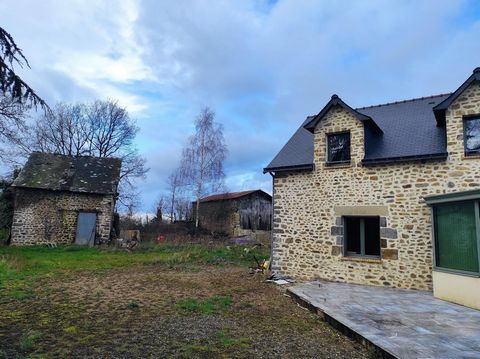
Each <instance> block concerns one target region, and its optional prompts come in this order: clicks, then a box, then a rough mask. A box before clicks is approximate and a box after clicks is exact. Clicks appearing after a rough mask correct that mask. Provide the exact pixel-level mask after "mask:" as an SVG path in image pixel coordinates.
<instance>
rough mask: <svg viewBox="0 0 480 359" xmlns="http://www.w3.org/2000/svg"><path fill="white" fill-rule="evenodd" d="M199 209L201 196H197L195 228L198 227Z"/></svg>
mask: <svg viewBox="0 0 480 359" xmlns="http://www.w3.org/2000/svg"><path fill="white" fill-rule="evenodd" d="M199 210H200V197H197V210H196V211H195V228H198V214H199Z"/></svg>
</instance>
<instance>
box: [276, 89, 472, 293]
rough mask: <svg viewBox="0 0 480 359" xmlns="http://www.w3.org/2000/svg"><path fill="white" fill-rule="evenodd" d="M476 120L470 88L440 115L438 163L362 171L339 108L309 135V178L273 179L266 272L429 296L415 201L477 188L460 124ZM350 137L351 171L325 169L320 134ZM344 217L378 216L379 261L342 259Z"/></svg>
mask: <svg viewBox="0 0 480 359" xmlns="http://www.w3.org/2000/svg"><path fill="white" fill-rule="evenodd" d="M473 114H480V85H479V84H478V83H473V84H472V85H471V86H470V87H469V88H468V89H466V90H465V91H464V93H463V94H462V95H460V97H458V98H457V99H456V100H455V101H454V102H453V103H452V105H451V106H450V108H449V109H448V111H447V113H446V126H447V151H448V153H449V156H448V159H447V160H446V161H433V162H410V163H398V164H388V165H377V166H368V167H367V166H363V165H362V163H361V161H362V159H363V157H364V145H363V144H364V129H363V125H362V123H361V122H360V121H359V120H358V119H356V118H355V117H354V116H353V115H352V114H350V113H349V112H347V111H345V110H343V109H342V108H341V107H336V108H333V109H332V110H330V111H329V113H328V114H327V115H326V116H325V118H324V119H322V120H321V121H320V123H319V124H318V126H317V128H316V129H315V134H314V164H315V169H314V170H313V171H311V172H306V171H304V172H290V173H284V172H279V173H277V174H276V175H275V178H274V224H273V250H272V253H273V261H272V268H273V270H275V271H277V272H280V273H282V274H284V275H289V276H293V277H296V278H303V279H314V278H324V279H328V280H334V281H341V282H350V283H359V284H371V285H384V286H391V287H401V288H415V289H425V290H431V289H432V262H433V259H432V238H431V231H432V222H431V209H430V207H428V206H427V205H426V204H425V202H424V200H423V198H424V197H425V196H428V195H438V194H444V193H451V192H459V191H466V190H472V189H477V188H479V187H480V159H479V158H472V157H469V158H465V157H464V147H463V116H466V115H473ZM341 131H350V132H351V158H352V161H351V164H350V165H347V166H345V165H344V166H333V167H327V166H325V158H326V153H325V152H326V134H328V133H334V132H341ZM345 215H378V216H379V217H380V219H381V259H363V258H351V257H345V256H344V255H343V245H344V243H343V224H342V216H345Z"/></svg>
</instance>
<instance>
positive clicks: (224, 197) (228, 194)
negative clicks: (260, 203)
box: [200, 189, 272, 203]
mask: <svg viewBox="0 0 480 359" xmlns="http://www.w3.org/2000/svg"><path fill="white" fill-rule="evenodd" d="M255 192H260V193H261V194H263V195H265V196H268V197H269V198H272V196H270V195H269V194H268V193H267V192H264V191H262V190H261V189H254V190H249V191H241V192H226V193H219V194H212V195H211V196H207V197H203V198H200V202H201V203H204V202H212V201H222V200H227V199H237V198H241V197H245V196H248V195H251V194H252V193H255Z"/></svg>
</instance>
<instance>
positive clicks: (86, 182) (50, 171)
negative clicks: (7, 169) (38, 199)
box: [13, 152, 122, 194]
mask: <svg viewBox="0 0 480 359" xmlns="http://www.w3.org/2000/svg"><path fill="white" fill-rule="evenodd" d="M121 163H122V162H121V160H120V159H118V158H100V157H90V156H81V157H71V156H64V155H58V154H51V153H42V152H33V153H32V154H31V155H30V157H29V158H28V161H27V163H26V164H25V166H24V167H23V169H22V170H21V171H20V174H19V175H18V177H17V178H16V179H15V181H14V182H13V186H14V187H23V188H37V189H45V190H52V191H69V192H79V193H94V194H114V193H116V191H117V185H118V181H119V178H120V168H121Z"/></svg>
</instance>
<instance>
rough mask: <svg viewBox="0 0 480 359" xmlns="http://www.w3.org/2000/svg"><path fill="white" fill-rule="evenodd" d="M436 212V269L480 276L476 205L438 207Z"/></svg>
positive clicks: (463, 204) (446, 204)
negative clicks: (478, 274) (479, 273)
mask: <svg viewBox="0 0 480 359" xmlns="http://www.w3.org/2000/svg"><path fill="white" fill-rule="evenodd" d="M434 209H435V237H436V238H435V239H436V243H435V250H436V253H435V255H436V262H437V263H436V264H437V267H441V268H448V269H456V270H462V271H467V272H478V251H477V234H476V227H475V223H476V220H475V203H474V202H473V201H469V202H456V203H445V204H438V205H436V206H435V208H434Z"/></svg>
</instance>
